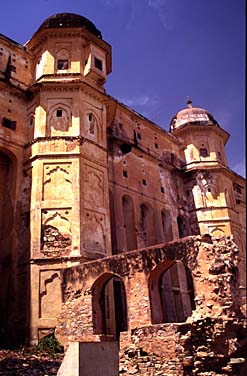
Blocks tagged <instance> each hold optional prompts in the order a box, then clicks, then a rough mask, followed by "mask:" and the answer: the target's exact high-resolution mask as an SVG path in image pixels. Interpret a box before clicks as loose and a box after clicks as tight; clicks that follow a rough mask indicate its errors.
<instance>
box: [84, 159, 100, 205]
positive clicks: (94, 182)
mask: <svg viewBox="0 0 247 376" xmlns="http://www.w3.org/2000/svg"><path fill="white" fill-rule="evenodd" d="M84 199H85V205H86V206H87V204H88V205H89V206H90V207H91V206H92V205H93V206H95V205H96V206H97V207H99V206H103V204H104V185H103V173H102V172H101V171H98V170H95V169H92V168H91V167H89V166H87V167H86V168H85V182H84Z"/></svg>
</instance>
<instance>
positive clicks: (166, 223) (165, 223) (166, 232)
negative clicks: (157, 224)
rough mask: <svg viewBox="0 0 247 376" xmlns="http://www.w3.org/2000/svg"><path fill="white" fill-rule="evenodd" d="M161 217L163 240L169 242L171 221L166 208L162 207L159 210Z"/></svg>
mask: <svg viewBox="0 0 247 376" xmlns="http://www.w3.org/2000/svg"><path fill="white" fill-rule="evenodd" d="M161 218H162V228H163V236H164V241H165V242H169V241H171V240H172V238H173V236H172V222H171V216H170V213H169V211H168V210H166V209H162V210H161Z"/></svg>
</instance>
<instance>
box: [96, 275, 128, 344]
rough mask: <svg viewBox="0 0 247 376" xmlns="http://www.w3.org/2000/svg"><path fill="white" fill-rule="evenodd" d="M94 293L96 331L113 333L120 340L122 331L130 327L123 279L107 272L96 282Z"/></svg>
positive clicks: (107, 333)
mask: <svg viewBox="0 0 247 376" xmlns="http://www.w3.org/2000/svg"><path fill="white" fill-rule="evenodd" d="M92 293H93V294H92V310H93V328H94V333H95V334H105V335H112V336H113V337H114V338H115V339H116V340H118V339H119V336H120V332H124V331H126V330H127V329H128V326H127V303H126V293H125V287H124V284H123V281H122V280H121V278H120V277H118V276H116V275H114V274H110V273H105V274H103V275H102V276H101V277H99V278H98V279H97V280H96V282H95V283H94V285H93V287H92Z"/></svg>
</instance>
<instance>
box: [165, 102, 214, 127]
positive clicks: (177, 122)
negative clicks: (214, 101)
mask: <svg viewBox="0 0 247 376" xmlns="http://www.w3.org/2000/svg"><path fill="white" fill-rule="evenodd" d="M186 125H216V126H219V125H218V123H217V121H216V120H215V119H214V117H213V116H212V115H211V114H210V113H209V112H208V111H207V110H204V109H203V108H198V107H193V106H192V101H191V99H189V98H188V99H187V108H185V109H183V110H181V111H179V112H178V113H177V114H176V115H175V116H174V117H173V118H172V121H171V123H170V129H169V131H170V132H173V131H175V130H176V129H178V128H181V127H184V126H186Z"/></svg>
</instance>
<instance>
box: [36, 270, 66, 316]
mask: <svg viewBox="0 0 247 376" xmlns="http://www.w3.org/2000/svg"><path fill="white" fill-rule="evenodd" d="M39 301H40V305H39V316H40V318H56V317H57V315H58V314H59V311H60V307H61V304H62V291H61V278H60V270H42V271H40V281H39Z"/></svg>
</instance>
